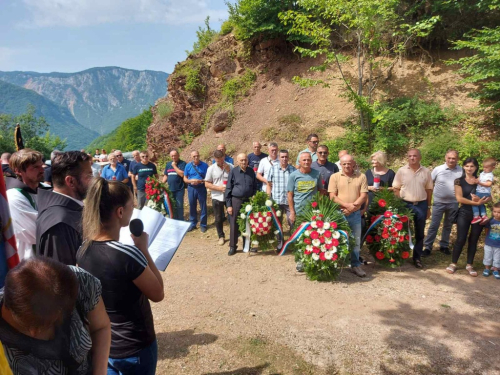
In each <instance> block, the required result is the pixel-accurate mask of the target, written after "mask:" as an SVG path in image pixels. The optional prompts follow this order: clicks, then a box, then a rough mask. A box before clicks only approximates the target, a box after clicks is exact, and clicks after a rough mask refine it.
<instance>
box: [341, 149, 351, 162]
mask: <svg viewBox="0 0 500 375" xmlns="http://www.w3.org/2000/svg"><path fill="white" fill-rule="evenodd" d="M348 154H349V151H347V150H340V151H339V160H340V158H341V157H342V156H344V155H348Z"/></svg>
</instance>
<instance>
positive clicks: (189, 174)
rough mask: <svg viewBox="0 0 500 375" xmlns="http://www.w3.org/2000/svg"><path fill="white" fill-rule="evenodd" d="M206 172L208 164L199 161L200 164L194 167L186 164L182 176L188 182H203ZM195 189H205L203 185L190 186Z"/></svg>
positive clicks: (191, 164) (192, 164)
mask: <svg viewBox="0 0 500 375" xmlns="http://www.w3.org/2000/svg"><path fill="white" fill-rule="evenodd" d="M207 172H208V164H207V163H205V162H203V161H200V164H198V165H194V163H193V162H191V163H188V164H187V165H186V169H184V176H185V177H186V178H187V179H188V180H204V179H205V177H206V176H207ZM190 186H192V187H194V188H196V189H201V188H205V185H204V184H203V185H190Z"/></svg>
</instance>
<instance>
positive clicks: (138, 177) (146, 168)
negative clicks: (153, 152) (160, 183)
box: [132, 151, 158, 210]
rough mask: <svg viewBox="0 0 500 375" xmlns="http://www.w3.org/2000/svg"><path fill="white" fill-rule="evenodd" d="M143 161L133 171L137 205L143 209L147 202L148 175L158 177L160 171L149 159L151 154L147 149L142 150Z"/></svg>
mask: <svg viewBox="0 0 500 375" xmlns="http://www.w3.org/2000/svg"><path fill="white" fill-rule="evenodd" d="M140 156H141V162H140V163H138V164H136V165H135V166H134V170H133V171H132V174H133V176H134V177H133V179H132V183H133V184H134V191H137V205H138V206H139V210H142V208H143V207H144V205H145V204H146V191H145V190H146V180H147V179H148V177H151V176H154V177H156V178H158V171H157V170H156V165H154V164H153V163H151V162H150V161H149V155H148V152H147V151H141V153H140Z"/></svg>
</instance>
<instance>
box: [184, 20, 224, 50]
mask: <svg viewBox="0 0 500 375" xmlns="http://www.w3.org/2000/svg"><path fill="white" fill-rule="evenodd" d="M205 27H206V28H203V27H201V26H200V27H198V31H197V32H196V38H197V40H196V42H194V44H193V51H192V52H189V51H186V52H187V54H188V55H189V54H191V53H198V52H201V50H203V49H204V48H205V47H206V46H208V45H209V44H210V43H212V42H213V41H214V39H215V37H216V36H217V35H219V33H218V32H217V31H215V30H213V29H211V28H210V16H207V18H205Z"/></svg>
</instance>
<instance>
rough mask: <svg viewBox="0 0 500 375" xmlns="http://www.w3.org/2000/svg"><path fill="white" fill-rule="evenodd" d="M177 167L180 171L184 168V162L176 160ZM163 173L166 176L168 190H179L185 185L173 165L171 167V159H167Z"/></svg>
mask: <svg viewBox="0 0 500 375" xmlns="http://www.w3.org/2000/svg"><path fill="white" fill-rule="evenodd" d="M177 168H179V169H180V170H181V171H184V170H185V169H186V162H185V161H183V160H179V161H178V162H177ZM163 174H164V175H165V176H167V183H168V188H169V189H170V191H179V190H183V189H184V188H185V187H186V185H185V184H184V180H183V178H182V177H181V176H179V175H178V174H177V172H176V171H175V169H174V167H172V162H171V161H169V162H168V163H167V165H166V166H165V171H163Z"/></svg>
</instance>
